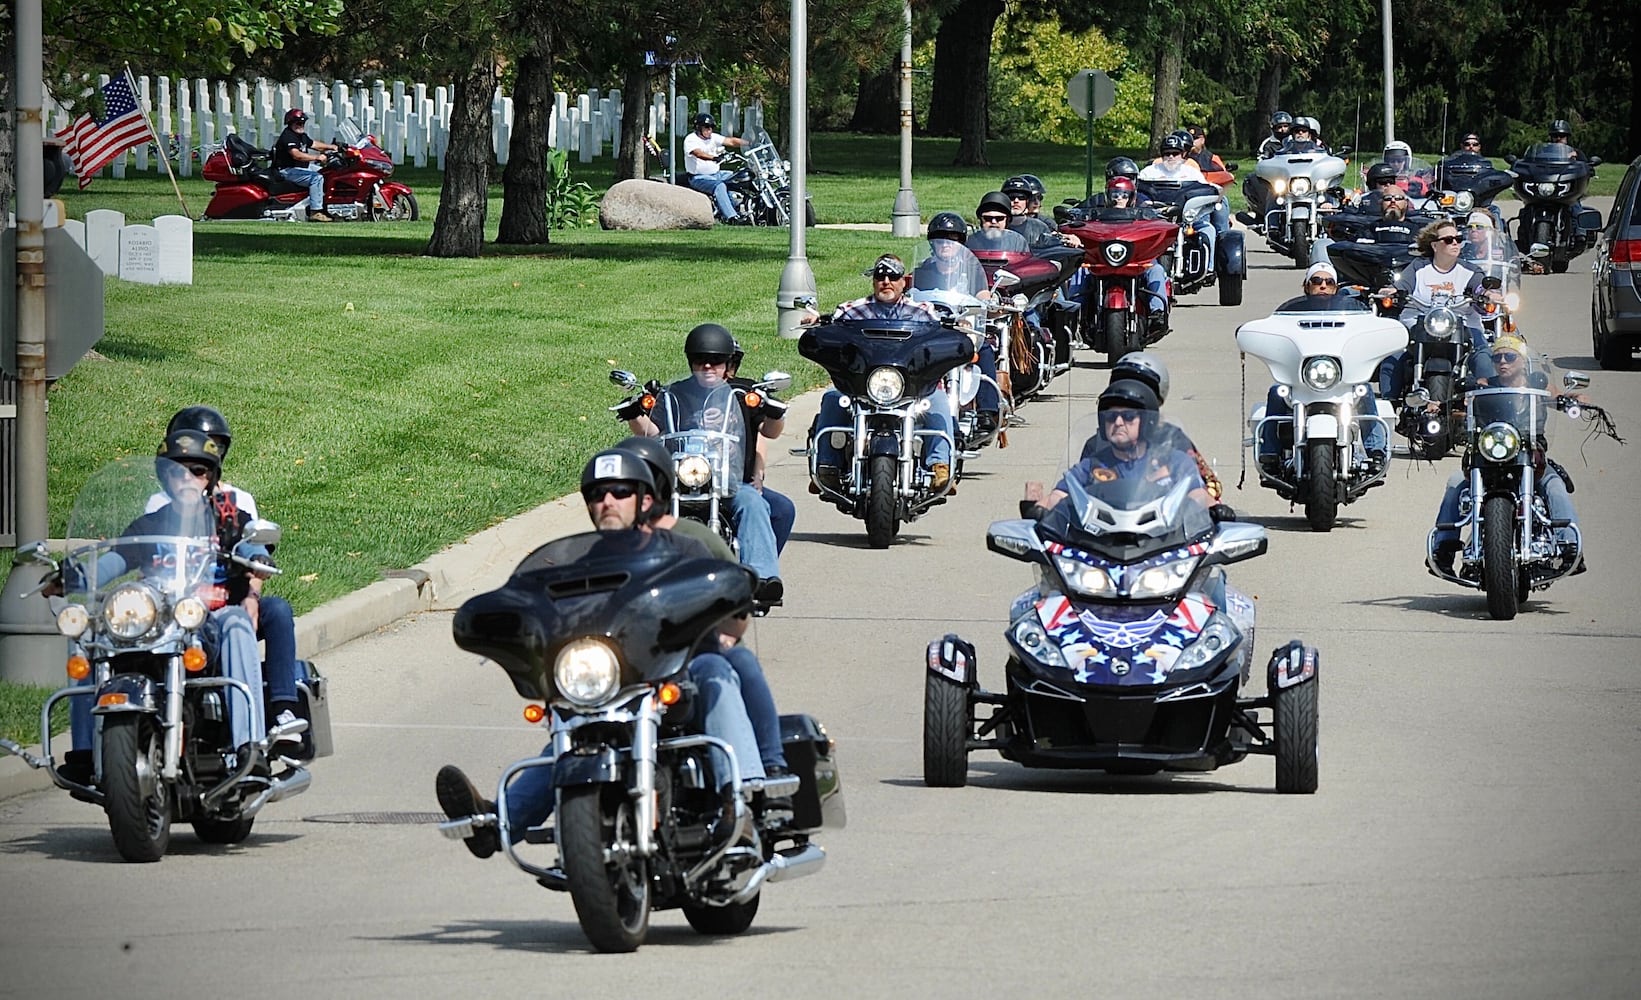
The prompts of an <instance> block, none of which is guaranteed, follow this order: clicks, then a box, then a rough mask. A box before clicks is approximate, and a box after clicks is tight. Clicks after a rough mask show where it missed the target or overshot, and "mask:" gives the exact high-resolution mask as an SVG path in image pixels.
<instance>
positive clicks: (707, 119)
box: [689, 111, 718, 130]
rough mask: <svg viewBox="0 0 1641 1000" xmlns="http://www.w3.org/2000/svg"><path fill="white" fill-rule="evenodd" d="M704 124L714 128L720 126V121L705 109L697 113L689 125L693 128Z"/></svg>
mask: <svg viewBox="0 0 1641 1000" xmlns="http://www.w3.org/2000/svg"><path fill="white" fill-rule="evenodd" d="M702 125H710V126H712V127H713V128H717V127H718V123H717V122H716V121H715V120H713V117H712V116H711V115H709V114H707V113H706V112H705V111H703V112H701V113H700V114H698V115H696V116H695V117H694V118H691V119H690V120H689V127H690V128H691V129H692V130H693V129H698V128H700V127H701V126H702Z"/></svg>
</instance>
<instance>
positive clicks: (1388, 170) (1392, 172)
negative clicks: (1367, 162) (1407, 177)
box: [1367, 160, 1396, 187]
mask: <svg viewBox="0 0 1641 1000" xmlns="http://www.w3.org/2000/svg"><path fill="white" fill-rule="evenodd" d="M1395 180H1396V168H1395V167H1393V166H1391V165H1390V164H1388V163H1386V162H1384V161H1383V160H1381V161H1379V162H1378V163H1375V164H1374V165H1373V166H1371V167H1369V168H1368V171H1367V182H1368V187H1378V186H1379V185H1381V184H1389V183H1392V182H1394V181H1395Z"/></svg>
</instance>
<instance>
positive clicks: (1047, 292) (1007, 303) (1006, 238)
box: [967, 229, 1083, 400]
mask: <svg viewBox="0 0 1641 1000" xmlns="http://www.w3.org/2000/svg"><path fill="white" fill-rule="evenodd" d="M967 245H968V248H969V250H970V251H971V252H972V253H973V254H974V256H975V259H976V260H978V261H979V262H980V266H981V267H982V268H984V269H985V274H986V279H987V281H988V282H989V283H990V284H991V285H992V286H993V291H994V296H995V297H994V299H993V302H994V303H995V304H996V305H998V306H1000V307H1001V308H1000V309H999V311H998V312H997V314H996V315H995V316H993V317H992V319H991V321H990V322H989V324H988V336H993V337H995V342H996V343H997V344H998V345H999V348H1000V349H999V351H998V355H997V356H998V357H999V358H1000V359H1006V362H1007V367H1008V373H1009V388H1010V391H1011V392H1012V393H1013V395H1014V397H1015V398H1016V399H1017V400H1018V399H1027V398H1029V397H1031V396H1034V395H1036V394H1038V393H1040V392H1042V391H1043V390H1044V389H1046V388H1048V384H1049V383H1050V382H1052V381H1053V380H1054V376H1055V374H1056V373H1057V372H1059V371H1062V370H1064V369H1063V368H1062V365H1064V366H1069V365H1070V361H1071V358H1070V352H1071V343H1070V337H1069V325H1070V324H1069V323H1068V322H1064V321H1063V320H1061V321H1059V322H1056V321H1055V319H1059V317H1058V314H1059V313H1062V312H1065V311H1068V310H1067V308H1066V307H1065V306H1063V305H1061V304H1060V303H1058V301H1057V300H1056V295H1055V293H1056V291H1057V290H1058V289H1059V288H1060V286H1062V285H1064V284H1065V283H1066V282H1067V281H1069V280H1070V279H1071V276H1072V275H1073V274H1074V273H1076V269H1077V266H1078V265H1079V264H1081V263H1082V260H1083V252H1082V251H1081V250H1079V249H1078V248H1076V247H1064V246H1056V247H1047V248H1044V249H1041V250H1035V251H1034V250H1032V249H1031V247H1030V246H1029V245H1028V244H1027V243H1026V238H1025V237H1024V236H1022V235H1020V234H1019V233H1017V232H1014V231H1013V230H1010V229H981V230H978V231H977V232H974V233H972V234H970V236H969V241H968V244H967ZM1071 308H1074V307H1071ZM1044 317H1055V319H1051V320H1050V321H1049V323H1048V324H1047V325H1045V324H1044V322H1043V318H1044ZM1049 326H1057V327H1059V328H1061V329H1062V330H1064V331H1065V337H1064V343H1063V346H1062V344H1061V343H1060V342H1058V341H1057V340H1056V338H1055V335H1054V334H1053V333H1051V332H1050V331H1049ZM1005 345H1006V349H1002V348H1003V347H1004V346H1005ZM1062 359H1063V360H1062Z"/></svg>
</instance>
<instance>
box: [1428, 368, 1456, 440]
mask: <svg viewBox="0 0 1641 1000" xmlns="http://www.w3.org/2000/svg"><path fill="white" fill-rule="evenodd" d="M1424 387H1425V391H1426V392H1428V393H1429V394H1430V398H1431V399H1433V400H1435V401H1436V402H1438V403H1441V404H1442V409H1443V412H1444V417H1443V419H1442V429H1441V430H1440V431H1438V432H1437V433H1436V435H1435V436H1434V437H1428V438H1426V439H1425V447H1424V453H1425V457H1426V458H1429V459H1437V458H1446V457H1447V453H1448V452H1449V451H1452V450H1453V424H1452V415H1453V409H1452V403H1453V376H1451V375H1429V376H1426V377H1425V380H1424Z"/></svg>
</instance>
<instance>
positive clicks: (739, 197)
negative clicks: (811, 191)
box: [723, 129, 815, 226]
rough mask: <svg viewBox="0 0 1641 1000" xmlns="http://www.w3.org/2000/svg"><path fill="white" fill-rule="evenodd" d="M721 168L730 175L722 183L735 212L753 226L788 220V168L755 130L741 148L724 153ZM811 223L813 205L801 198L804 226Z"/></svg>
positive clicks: (764, 135) (761, 132)
mask: <svg viewBox="0 0 1641 1000" xmlns="http://www.w3.org/2000/svg"><path fill="white" fill-rule="evenodd" d="M723 169H725V170H728V171H731V172H732V176H731V177H730V178H729V180H727V181H725V182H724V183H725V185H726V186H727V187H728V188H729V198H730V200H731V201H732V202H734V204H735V212H736V214H737V215H739V216H740V217H741V218H743V219H750V220H751V221H752V224H753V225H754V226H784V225H786V224H787V223H788V222H790V221H791V218H792V187H791V185H792V165H791V164H790V163H788V162H787V161H786V160H785V159H783V158H782V157H781V153H780V150H778V149H776V148H775V143H774V141H773V140H771V139H770V138H769V133H768V132H765V131H764V130H763V129H759V130H758V131H757V132H756V133H754V134H753V135H751V136H749V137H747V145H746V146H744V147H742V148H741V149H735V150H726V151H725V153H724V159H723ZM814 224H815V203H814V201H813V200H811V199H810V198H809V197H808V196H805V199H804V225H806V226H813V225H814Z"/></svg>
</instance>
